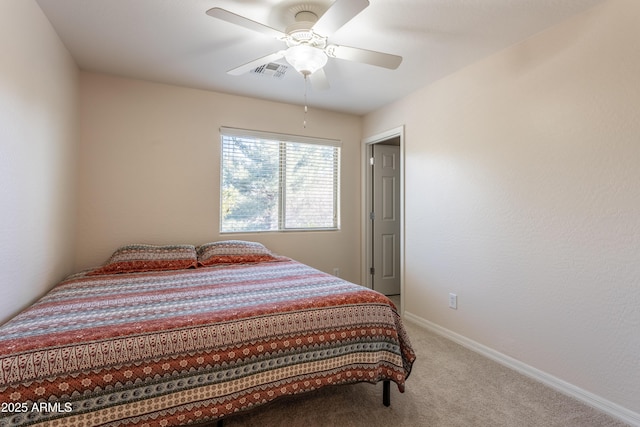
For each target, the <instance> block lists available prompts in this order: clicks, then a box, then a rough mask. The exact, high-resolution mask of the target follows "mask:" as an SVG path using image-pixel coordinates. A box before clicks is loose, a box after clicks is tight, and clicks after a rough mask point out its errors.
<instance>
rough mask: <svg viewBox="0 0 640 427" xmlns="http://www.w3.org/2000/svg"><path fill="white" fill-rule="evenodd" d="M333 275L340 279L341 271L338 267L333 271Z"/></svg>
mask: <svg viewBox="0 0 640 427" xmlns="http://www.w3.org/2000/svg"><path fill="white" fill-rule="evenodd" d="M333 275H334V276H336V277H340V269H339V268H338V267H335V268H334V269H333Z"/></svg>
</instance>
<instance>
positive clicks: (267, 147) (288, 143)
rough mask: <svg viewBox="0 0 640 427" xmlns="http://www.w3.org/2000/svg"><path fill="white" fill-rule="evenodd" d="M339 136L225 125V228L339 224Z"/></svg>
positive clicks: (305, 227) (253, 229)
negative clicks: (315, 137)
mask: <svg viewBox="0 0 640 427" xmlns="http://www.w3.org/2000/svg"><path fill="white" fill-rule="evenodd" d="M340 145H341V144H340V142H339V141H335V140H326V139H314V138H308V137H297V136H292V135H281V134H268V133H263V132H256V131H247V130H241V129H233V128H222V129H221V146H222V147H221V175H222V176H221V203H220V207H221V208H220V210H221V212H220V218H221V224H220V231H221V232H259V231H278V230H319V229H337V228H339V170H340Z"/></svg>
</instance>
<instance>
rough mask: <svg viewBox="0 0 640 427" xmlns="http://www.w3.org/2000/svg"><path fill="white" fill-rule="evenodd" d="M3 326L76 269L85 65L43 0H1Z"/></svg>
mask: <svg viewBox="0 0 640 427" xmlns="http://www.w3.org/2000/svg"><path fill="white" fill-rule="evenodd" d="M0 52H2V59H1V62H2V65H1V66H0V323H2V322H3V321H5V320H7V319H8V318H9V317H10V316H12V315H13V314H15V313H16V312H18V311H19V310H21V309H22V308H23V307H24V306H26V305H27V304H29V303H30V302H31V301H33V300H34V299H35V298H37V297H39V296H40V295H41V294H42V293H43V292H44V291H45V290H46V289H48V288H49V287H51V286H53V285H54V284H55V283H56V282H57V281H58V280H60V279H61V278H62V277H63V276H65V275H66V274H68V273H70V272H71V270H72V268H73V250H74V248H73V245H74V241H75V236H74V218H75V187H74V185H75V170H76V169H75V167H76V161H75V159H76V150H77V147H76V142H77V138H76V134H77V108H76V107H77V106H76V98H77V97H76V93H77V78H78V71H77V67H76V65H75V63H74V61H73V60H72V58H71V56H70V55H69V52H68V51H67V50H66V48H65V47H64V45H63V44H62V43H61V41H60V39H59V38H58V36H57V35H56V33H55V32H54V31H53V29H52V27H51V25H50V24H49V21H48V20H47V18H46V17H45V16H44V14H43V13H42V11H41V10H40V8H39V7H38V5H37V4H36V3H35V1H30V0H2V1H0Z"/></svg>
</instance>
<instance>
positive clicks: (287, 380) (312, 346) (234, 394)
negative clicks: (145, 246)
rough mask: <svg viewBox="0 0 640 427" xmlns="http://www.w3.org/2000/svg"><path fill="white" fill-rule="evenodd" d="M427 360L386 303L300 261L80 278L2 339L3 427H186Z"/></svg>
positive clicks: (402, 375)
mask: <svg viewBox="0 0 640 427" xmlns="http://www.w3.org/2000/svg"><path fill="white" fill-rule="evenodd" d="M414 359H415V355H414V353H413V350H412V349H411V344H410V342H409V339H408V337H407V335H406V332H405V330H404V328H403V326H402V323H401V320H400V318H399V316H398V314H397V312H396V309H395V307H394V306H393V304H392V303H391V302H390V301H389V300H388V299H387V298H386V297H384V296H383V295H381V294H378V293H376V292H373V291H371V290H368V289H366V288H363V287H361V286H358V285H355V284H352V283H349V282H346V281H344V280H341V279H339V278H336V277H334V276H331V275H329V274H326V273H322V272H320V271H318V270H315V269H313V268H311V267H309V266H306V265H304V264H301V263H298V262H296V261H293V260H290V259H281V260H279V261H277V262H262V263H256V264H242V265H233V266H224V267H220V266H218V267H203V268H197V269H185V270H176V271H164V272H147V273H130V274H112V275H105V276H87V275H85V274H77V275H74V276H71V277H69V278H67V279H66V280H65V281H63V282H61V283H60V284H59V285H58V286H56V287H55V288H54V289H53V290H52V291H51V292H49V293H48V294H47V295H45V296H44V297H43V298H42V299H40V300H39V301H37V302H36V303H35V304H33V305H32V306H30V307H29V308H28V309H26V310H25V311H23V312H22V313H21V314H19V315H18V316H16V317H15V318H14V319H12V320H10V321H9V322H7V323H6V324H4V325H2V326H1V327H0V404H1V405H2V408H0V409H1V412H0V426H22V425H52V426H55V425H59V426H91V425H109V426H173V425H184V424H188V423H193V422H201V421H207V420H215V419H219V418H222V417H226V416H228V415H231V414H233V413H235V412H238V411H243V410H247V409H250V408H253V407H256V406H259V405H262V404H264V403H267V402H270V401H272V400H274V399H276V398H278V397H279V396H282V395H290V394H297V393H303V392H306V391H310V390H314V389H317V388H320V387H324V386H327V385H334V384H346V383H354V382H362V381H367V382H378V381H381V380H387V379H388V380H391V381H394V382H395V383H397V385H398V387H399V388H400V390H401V391H403V389H404V383H405V379H406V378H407V376H408V375H409V372H410V370H411V365H412V363H413V361H414Z"/></svg>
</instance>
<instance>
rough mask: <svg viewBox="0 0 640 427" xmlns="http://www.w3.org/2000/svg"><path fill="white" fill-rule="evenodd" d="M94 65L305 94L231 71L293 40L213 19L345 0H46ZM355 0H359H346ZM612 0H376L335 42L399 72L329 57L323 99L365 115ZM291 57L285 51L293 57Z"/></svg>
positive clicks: (287, 98) (237, 88)
mask: <svg viewBox="0 0 640 427" xmlns="http://www.w3.org/2000/svg"><path fill="white" fill-rule="evenodd" d="M37 1H38V3H39V4H40V6H41V8H42V10H43V11H44V13H45V14H46V16H47V17H48V18H49V20H50V21H51V23H52V25H53V27H54V28H55V29H56V31H57V33H58V34H59V36H60V38H61V39H62V41H63V42H64V44H65V45H66V46H67V48H68V49H69V51H70V52H71V54H72V55H73V57H74V58H75V60H76V62H77V63H78V66H79V67H80V68H81V69H83V70H88V71H96V72H104V73H109V74H115V75H119V76H125V77H132V78H138V79H144V80H149V81H155V82H162V83H168V84H174V85H180V86H187V87H192V88H199V89H206V90H213V91H218V92H225V93H232V94H238V95H246V96H250V97H255V98H263V99H270V100H274V101H281V102H288V103H293V104H302V103H303V102H304V89H305V84H304V79H303V77H302V75H300V74H298V73H297V72H296V71H295V70H294V69H293V68H292V67H291V68H289V70H288V71H287V73H286V75H285V76H284V78H282V79H276V78H274V77H267V76H261V75H257V74H253V73H248V74H244V75H242V76H232V75H228V74H227V73H226V71H227V70H229V69H231V68H234V67H237V66H239V65H242V64H244V63H246V62H249V61H251V60H253V59H256V58H258V57H261V56H264V55H267V54H269V53H272V52H275V51H278V50H281V49H282V48H283V46H284V44H283V42H281V41H278V40H275V39H272V38H269V37H267V36H264V35H262V34H260V33H257V32H254V31H251V30H248V29H245V28H242V27H239V26H236V25H233V24H229V23H227V22H224V21H221V20H219V19H215V18H212V17H210V16H208V15H206V14H205V12H206V11H207V10H208V9H210V8H212V7H221V8H224V9H227V10H229V11H231V12H234V13H236V14H239V15H243V16H245V17H247V18H250V19H252V20H254V21H258V22H261V23H263V24H266V25H269V26H271V27H274V28H277V29H280V30H284V28H285V27H286V26H287V25H288V24H289V23H291V22H292V21H293V19H294V18H293V13H292V12H291V10H295V9H296V7H298V6H299V5H300V4H308V5H312V6H313V7H314V8H319V9H320V10H326V9H327V8H328V7H329V6H330V5H331V4H332V3H333V0H306V1H305V0H286V1H277V0H236V1H231V0H37ZM342 1H349V0H342ZM602 1H603V0H370V3H371V4H370V5H369V7H368V8H366V9H365V10H364V11H362V12H361V13H360V14H358V15H357V16H356V17H355V18H353V19H352V20H351V21H349V22H347V24H345V25H344V26H343V27H342V28H341V29H340V30H338V31H337V32H336V33H335V34H334V35H333V36H331V37H330V39H329V41H330V42H331V43H335V44H341V45H347V46H354V47H359V48H364V49H369V50H377V51H382V52H386V53H392V54H396V55H400V56H402V57H403V58H404V60H403V62H402V64H401V65H400V67H398V69H396V70H388V69H384V68H378V67H375V66H371V65H365V64H359V63H355V62H349V61H345V60H340V59H329V62H328V64H327V65H326V66H325V71H326V74H327V77H328V79H329V83H330V85H331V87H330V89H329V90H326V91H316V90H313V88H310V89H309V92H308V104H309V106H311V107H316V108H324V109H329V110H334V111H340V112H348V113H355V114H365V113H367V112H370V111H373V110H375V109H377V108H379V107H381V106H384V105H386V104H388V103H390V102H393V101H394V100H396V99H399V98H401V97H403V96H405V95H407V94H408V93H410V92H412V91H414V90H416V89H418V88H420V87H423V86H425V85H427V84H429V83H431V82H433V81H435V80H438V79H440V78H442V77H443V76H446V75H448V74H451V73H453V72H455V71H456V70H459V69H460V68H462V67H464V66H466V65H469V64H471V63H473V62H474V61H477V60H478V59H480V58H483V57H486V56H488V55H491V54H492V53H494V52H497V51H499V50H501V49H504V48H505V47H508V46H510V45H513V44H515V43H518V42H519V41H522V40H524V39H526V38H528V37H530V36H531V35H533V34H536V33H538V32H540V31H543V30H545V29H546V28H549V27H551V26H553V25H555V24H557V23H558V22H560V21H562V20H564V19H566V18H568V17H569V16H571V15H574V14H576V13H579V12H581V11H583V10H585V9H587V8H589V7H592V6H594V5H595V4H597V3H601V2H602ZM283 61H284V60H283Z"/></svg>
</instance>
